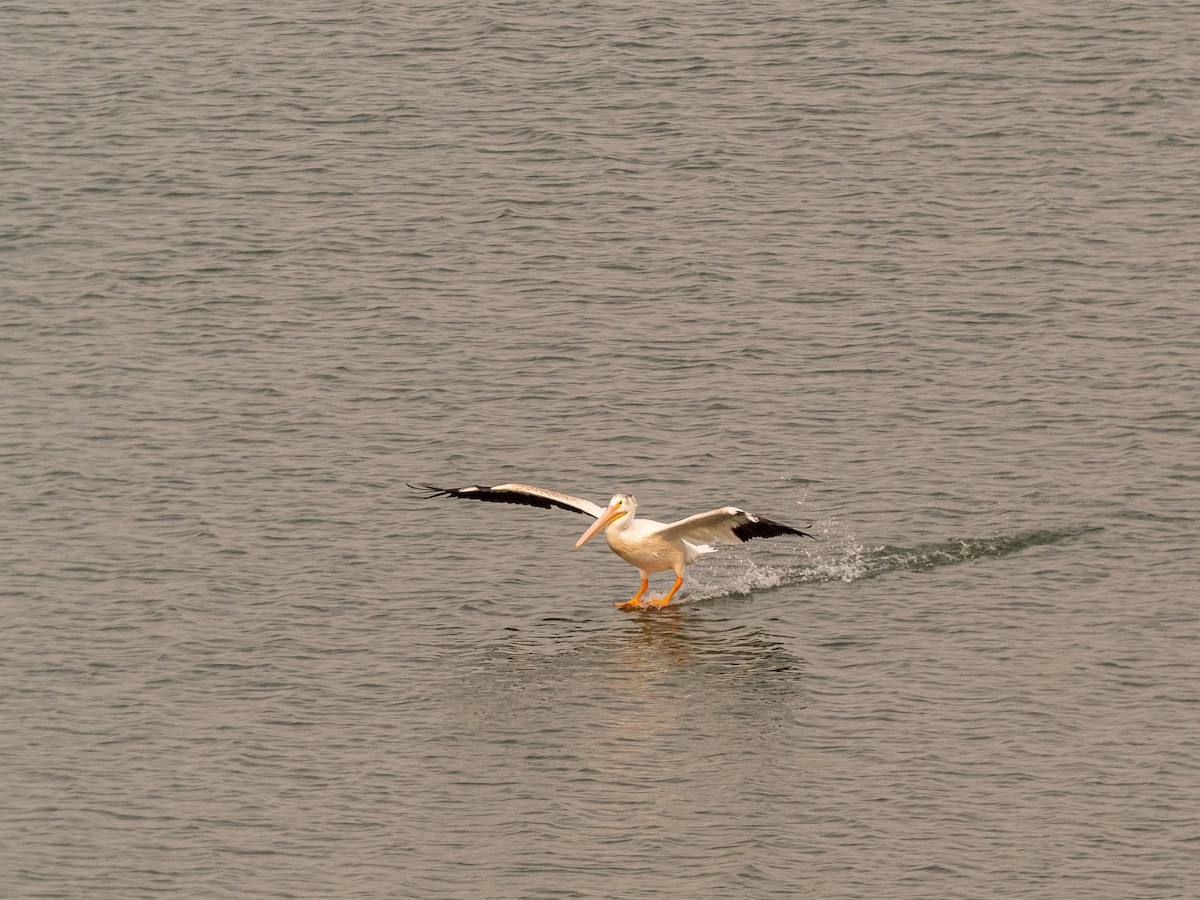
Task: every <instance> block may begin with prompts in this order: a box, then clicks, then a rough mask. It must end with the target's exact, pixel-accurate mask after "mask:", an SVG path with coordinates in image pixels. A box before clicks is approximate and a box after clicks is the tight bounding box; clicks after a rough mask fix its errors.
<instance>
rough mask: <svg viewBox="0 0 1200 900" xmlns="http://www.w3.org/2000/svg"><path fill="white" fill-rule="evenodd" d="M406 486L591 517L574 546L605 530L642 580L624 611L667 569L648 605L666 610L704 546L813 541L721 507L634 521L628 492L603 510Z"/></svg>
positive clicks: (531, 493) (515, 489)
mask: <svg viewBox="0 0 1200 900" xmlns="http://www.w3.org/2000/svg"><path fill="white" fill-rule="evenodd" d="M410 487H414V488H418V489H424V490H428V491H432V493H431V494H430V495H429V496H430V497H459V498H463V499H468V500H486V501H491V502H495V503H519V504H522V505H525V506H539V507H544V508H546V509H549V508H552V507H557V508H559V509H568V510H571V511H572V512H578V513H582V514H584V515H587V516H592V517H593V518H594V519H595V520H596V521H595V522H593V523H592V525H591V527H590V528H588V530H587V531H585V532H584V533H583V535H582V536H581V537H580V538H579V540H578V541H576V542H575V547H576V549H578V548H580V547H582V546H583V545H584V544H586V543H587V542H588V541H590V540H591V539H592V538H593V537H595V536H596V534H598V533H599V532H600V531H603V532H604V539H605V540H606V541H607V542H608V546H609V548H610V549H611V550H612V551H613V553H615V554H617V556H619V557H621V559H623V560H625V562H627V563H629V564H630V565H631V566H633V567H635V568H636V569H637V570H638V572H639V573H640V574H641V576H642V584H641V587H640V588H639V589H638V592H637V593H636V594H634V595H633V597H632V598H631V599H629V600H626V601H624V602H621V603H617V604H616V605H617V606H619V607H623V608H626V609H630V608H633V607H637V606H641V605H642V595H643V594H645V593H646V589H647V588H648V587H649V584H650V575H652V574H653V573H655V572H665V571H667V570H671V571H673V572H674V573H675V584H674V586H673V587H672V588H671V591H670V593H668V594H667V595H666V596H665V597H663V598H662V599H661V600H653V601H650V602H649V604H648V605H650V606H666V605H667V604H668V603H670V602H671V598H672V597H674V596H675V594H676V592H677V591H678V590H679V588H680V587H681V586H682V585H683V573H684V570H685V569H686V568H687V567H688V566H689V565H690V564H691V563H693V562H695V561H696V560H697V559H699V558H700V557H701V556H704V555H705V554H707V553H715V552H716V548H715V547H711V546H709V545H708V543H707V542H708V541H717V542H720V543H726V544H736V543H739V542H741V541H749V540H753V539H754V538H771V537H778V536H779V535H782V534H796V535H802V536H804V537H812V535H811V534H809V533H808V532H806V531H800V530H799V529H797V528H792V527H791V526H790V525H783V524H781V523H779V522H773V521H772V520H770V519H764V518H762V517H761V516H756V515H753V514H752V513H748V512H746V511H745V510H743V509H738V508H737V507H736V506H723V507H721V508H720V509H714V510H710V511H709V512H706V513H700V514H698V515H695V516H688V517H687V518H686V519H680V520H679V521H678V522H669V523H663V522H655V521H653V520H651V519H638V518H635V515H636V513H637V500H635V499H634V497H633V495H632V494H626V493H620V494H615V495H614V496H613V498H612V500H611V501H609V504H608V507H607V508H605V509H602V508H601V507H599V506H597V505H596V504H595V503H592V502H591V501H590V500H582V499H580V498H579V497H572V496H571V495H569V494H560V493H558V492H557V491H548V490H546V489H545V488H539V487H534V486H533V485H529V484H501V485H497V486H495V487H484V486H482V485H472V486H470V487H464V488H437V487H433V486H431V485H410Z"/></svg>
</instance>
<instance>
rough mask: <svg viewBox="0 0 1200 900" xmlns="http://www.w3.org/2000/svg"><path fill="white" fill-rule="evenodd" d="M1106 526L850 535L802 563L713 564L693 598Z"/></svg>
mask: <svg viewBox="0 0 1200 900" xmlns="http://www.w3.org/2000/svg"><path fill="white" fill-rule="evenodd" d="M1100 530H1102V529H1101V528H1100V527H1098V526H1082V527H1075V528H1065V529H1058V530H1045V529H1031V530H1028V531H1019V532H1015V533H1013V534H999V535H995V536H993V537H987V538H956V539H951V540H947V541H933V542H928V543H923V544H916V545H914V546H911V547H904V546H899V545H892V544H881V545H879V546H876V547H868V546H864V545H863V544H861V543H859V542H857V541H855V540H853V539H849V540H846V541H845V542H844V543H842V544H841V545H840V546H838V545H834V546H826V547H823V548H819V549H816V550H812V549H806V551H805V552H806V554H807V558H806V559H804V561H803V562H800V563H796V562H791V563H788V564H784V565H772V564H769V563H758V562H755V561H754V560H752V559H749V558H745V559H739V560H727V561H725V562H724V563H723V564H719V565H717V566H710V567H708V569H707V571H706V572H705V573H704V574H700V573H697V577H696V578H695V581H694V583H693V585H692V586H691V590H690V591H689V592H688V594H689V596H688V599H689V600H691V601H696V600H708V599H712V598H714V597H726V596H730V595H733V594H748V593H751V592H752V591H757V590H769V589H771V588H776V587H783V586H786V585H790V584H814V583H816V584H820V583H824V582H831V581H841V582H846V583H849V582H854V581H860V580H862V579H865V578H878V577H879V576H881V575H886V574H888V573H889V572H919V571H925V570H927V569H935V568H939V567H941V566H950V565H957V564H959V563H967V562H972V561H974V560H979V559H995V558H998V557H1002V556H1008V555H1010V554H1013V553H1018V552H1020V551H1022V550H1025V549H1027V548H1029V547H1037V546H1041V545H1044V544H1058V543H1062V542H1064V541H1068V540H1072V539H1074V538H1077V537H1079V536H1081V535H1084V534H1088V533H1091V532H1096V531H1100Z"/></svg>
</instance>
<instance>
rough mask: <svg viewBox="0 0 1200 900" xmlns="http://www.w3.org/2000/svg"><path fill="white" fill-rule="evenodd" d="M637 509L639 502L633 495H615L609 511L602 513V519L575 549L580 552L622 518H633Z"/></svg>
mask: <svg viewBox="0 0 1200 900" xmlns="http://www.w3.org/2000/svg"><path fill="white" fill-rule="evenodd" d="M636 509H637V501H636V500H634V499H633V494H614V495H613V498H612V499H611V500H610V501H608V509H606V510H605V511H604V512H602V513H600V518H598V519H597V520H596V521H595V522H593V523H592V527H591V528H589V529H588V530H587V531H585V532H584V533H583V537H581V538H580V539H579V540H577V541H576V542H575V549H576V550H578V549H579V548H580V547H582V546H583V545H584V544H586V543H587V542H588V541H590V540H591V539H592V538H594V537H595V536H596V535H598V534H599V533H600V532H601V531H603V530H604V529H605V528H607V527H608V526H609V525H611V524H612V523H613V522H615V521H617V519H619V518H621V517H622V516H629V517H630V518H633V513H634V511H635V510H636Z"/></svg>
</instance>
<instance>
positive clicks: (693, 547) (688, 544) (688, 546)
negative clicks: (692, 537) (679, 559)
mask: <svg viewBox="0 0 1200 900" xmlns="http://www.w3.org/2000/svg"><path fill="white" fill-rule="evenodd" d="M683 549H684V552H685V554H686V556H685V559H684V561H685V562H686V563H687V564H688V565H691V564H692V563H694V562H695V561H696V560H698V559H699V558H700V557H702V556H704V555H706V554H708V553H716V552H717V548H716V547H711V546H709V545H708V544H697V543H694V542H693V541H684V542H683Z"/></svg>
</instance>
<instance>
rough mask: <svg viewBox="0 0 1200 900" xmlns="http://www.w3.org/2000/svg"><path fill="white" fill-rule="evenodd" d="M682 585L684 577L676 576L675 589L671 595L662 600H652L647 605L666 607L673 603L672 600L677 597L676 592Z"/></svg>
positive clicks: (672, 589)
mask: <svg viewBox="0 0 1200 900" xmlns="http://www.w3.org/2000/svg"><path fill="white" fill-rule="evenodd" d="M682 584H683V576H682V575H676V576H675V586H674V587H673V588H671V593H669V594H667V596H665V597H663V598H662V599H661V600H651V601H650V602H649V603H648V604H646V605H647V606H666V605H667V604H668V603H670V602H671V598H672V597H674V596H675V592H676V591H677V590H679V588H680V586H681V585H682Z"/></svg>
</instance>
